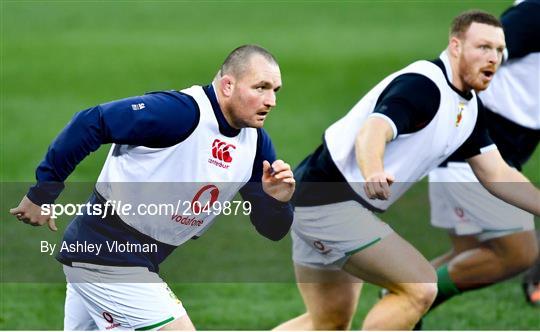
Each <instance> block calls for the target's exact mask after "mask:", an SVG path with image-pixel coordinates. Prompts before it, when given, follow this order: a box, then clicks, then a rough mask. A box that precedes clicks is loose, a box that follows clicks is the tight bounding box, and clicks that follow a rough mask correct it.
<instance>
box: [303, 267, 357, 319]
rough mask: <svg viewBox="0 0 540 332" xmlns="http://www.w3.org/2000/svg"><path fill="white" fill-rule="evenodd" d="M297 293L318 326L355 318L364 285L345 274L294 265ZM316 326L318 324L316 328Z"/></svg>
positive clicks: (340, 271)
mask: <svg viewBox="0 0 540 332" xmlns="http://www.w3.org/2000/svg"><path fill="white" fill-rule="evenodd" d="M295 273H296V280H297V282H298V289H299V290H300V294H301V295H302V298H303V300H304V304H305V305H306V309H307V311H308V313H309V314H310V315H311V317H312V319H313V320H314V321H315V322H314V323H315V324H316V322H317V320H318V321H322V322H328V321H334V320H340V318H342V317H349V318H352V316H353V315H354V313H355V311H356V306H357V303H358V298H359V296H360V291H361V288H362V281H361V280H360V279H358V278H356V277H354V276H352V275H350V274H349V273H347V272H345V271H342V270H329V269H319V268H312V267H307V266H302V265H298V264H295ZM316 326H317V324H316Z"/></svg>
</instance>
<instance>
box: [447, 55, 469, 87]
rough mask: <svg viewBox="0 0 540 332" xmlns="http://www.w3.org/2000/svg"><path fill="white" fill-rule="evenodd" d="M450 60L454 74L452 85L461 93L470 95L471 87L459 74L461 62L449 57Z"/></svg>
mask: <svg viewBox="0 0 540 332" xmlns="http://www.w3.org/2000/svg"><path fill="white" fill-rule="evenodd" d="M448 60H449V61H450V70H451V72H452V77H451V81H450V83H452V85H453V86H454V87H455V88H456V89H458V90H459V91H461V92H463V93H469V92H471V87H469V86H468V85H467V84H466V83H465V82H464V80H463V78H462V77H461V75H460V73H459V60H458V59H456V58H454V57H452V56H449V57H448Z"/></svg>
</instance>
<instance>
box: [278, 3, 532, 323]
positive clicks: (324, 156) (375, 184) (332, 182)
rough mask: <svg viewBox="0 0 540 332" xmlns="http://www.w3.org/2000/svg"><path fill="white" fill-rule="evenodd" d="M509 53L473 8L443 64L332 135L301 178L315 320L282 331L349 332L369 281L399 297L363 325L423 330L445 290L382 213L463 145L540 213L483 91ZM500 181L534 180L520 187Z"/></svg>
mask: <svg viewBox="0 0 540 332" xmlns="http://www.w3.org/2000/svg"><path fill="white" fill-rule="evenodd" d="M504 48H505V40H504V32H503V29H502V27H501V24H500V22H499V20H498V19H497V18H496V17H494V16H492V15H490V14H488V13H485V12H480V11H468V12H465V13H463V14H461V15H459V16H457V17H456V18H455V19H454V20H453V22H452V26H451V30H450V37H449V43H448V47H447V49H446V50H445V51H444V52H443V53H442V54H441V55H440V57H439V58H438V59H436V60H433V61H418V62H414V63H413V64H411V65H409V66H407V67H405V68H404V69H402V70H400V71H398V72H396V73H394V74H391V75H390V76H388V77H386V78H385V79H384V80H382V81H381V82H380V83H379V84H377V85H376V86H375V87H374V88H373V89H372V90H371V91H369V92H368V93H367V94H366V95H365V96H364V97H363V98H362V99H361V100H360V101H359V102H358V103H357V104H356V105H355V106H354V107H353V108H352V110H351V111H350V112H349V113H348V114H347V115H346V116H345V117H343V118H342V119H340V120H339V121H337V122H336V123H334V124H333V125H332V126H330V127H329V128H328V129H327V130H326V132H325V135H324V141H323V144H322V145H321V146H320V147H319V148H317V150H316V151H315V152H314V153H313V154H311V155H310V156H308V157H307V158H306V159H305V160H304V161H303V162H302V163H301V164H300V165H299V166H298V168H297V169H296V171H295V174H296V179H297V181H299V185H298V187H297V189H296V193H295V198H294V204H295V216H294V222H293V226H292V232H291V234H292V239H293V261H294V266H295V272H296V278H297V282H298V288H299V290H300V293H301V295H302V297H303V300H304V303H305V306H306V313H305V314H303V315H301V316H299V317H296V318H294V319H292V320H290V321H288V322H285V323H283V324H282V325H280V326H278V327H277V329H284V330H292V329H301V330H311V329H322V330H334V329H347V328H350V324H351V320H352V317H353V315H354V313H355V310H356V306H357V303H358V298H359V294H360V289H361V285H362V281H366V282H370V283H374V284H377V285H379V286H382V287H386V288H387V289H388V290H389V291H390V294H389V295H387V296H385V297H384V298H383V299H381V300H380V301H379V302H378V303H377V304H376V305H375V306H374V307H373V308H372V309H371V310H370V311H369V313H368V314H367V316H366V318H365V320H364V322H363V326H362V328H363V329H376V330H383V329H390V330H400V329H411V328H413V326H414V325H415V323H416V322H417V321H418V320H419V319H420V317H421V316H422V315H423V314H424V313H425V312H426V311H427V310H428V308H429V307H430V305H431V304H432V302H433V300H434V299H435V296H436V294H437V276H436V273H435V270H434V268H433V267H432V266H431V265H430V264H429V262H428V261H427V260H426V259H425V258H424V257H423V256H422V255H421V254H420V253H419V252H418V251H417V250H416V249H415V248H414V247H413V246H412V245H410V244H409V243H408V242H406V241H405V240H403V239H402V238H401V237H400V236H399V235H397V234H396V233H395V232H394V231H393V230H392V229H391V228H390V227H389V226H388V225H387V224H385V223H383V222H382V221H380V220H379V219H378V218H377V217H376V216H375V215H374V214H373V212H382V211H384V210H386V209H387V208H388V207H389V206H390V205H392V204H393V203H394V202H395V201H396V200H397V199H399V198H400V197H401V196H402V195H403V194H404V193H405V192H406V191H407V189H408V188H409V187H410V186H411V185H412V184H413V183H414V182H416V181H418V180H419V179H421V178H422V177H423V176H425V175H427V174H428V173H429V171H430V170H432V169H434V168H435V167H437V166H438V165H439V164H440V163H442V162H443V161H444V160H446V159H447V158H448V157H449V156H450V155H451V154H452V153H454V152H455V151H457V150H458V149H459V151H460V152H461V153H462V154H463V155H464V156H465V158H466V160H467V161H468V162H469V164H470V165H471V167H472V169H473V170H474V172H475V174H476V175H477V177H478V178H479V179H480V181H481V183H482V184H483V185H484V186H485V187H486V188H487V189H488V190H489V191H490V192H492V193H493V194H494V195H496V196H498V197H499V198H501V199H503V200H505V201H507V202H509V203H511V204H515V205H517V206H519V207H520V208H523V209H525V210H527V211H530V212H532V213H534V214H537V215H538V214H540V205H539V204H538V202H539V201H540V191H538V190H537V189H536V188H535V187H534V186H533V185H531V184H530V182H528V180H527V179H526V178H525V177H524V176H523V175H521V174H520V173H519V172H518V171H516V170H515V169H513V168H511V167H509V166H508V165H507V164H506V163H505V162H504V160H503V159H502V158H501V156H500V153H499V152H498V150H497V148H496V146H495V145H494V144H493V142H492V141H491V139H490V138H489V135H488V134H487V130H486V127H485V122H484V114H483V113H484V112H483V106H482V104H481V102H480V101H479V99H478V98H477V96H476V92H475V91H481V90H485V89H486V88H487V87H488V85H489V83H490V81H491V80H492V78H493V75H494V74H495V72H496V70H497V69H498V67H499V65H500V63H501V60H502V57H503V51H504ZM497 182H522V183H523V185H522V186H521V188H520V189H521V191H520V192H513V191H512V190H509V188H508V187H507V186H499V185H497Z"/></svg>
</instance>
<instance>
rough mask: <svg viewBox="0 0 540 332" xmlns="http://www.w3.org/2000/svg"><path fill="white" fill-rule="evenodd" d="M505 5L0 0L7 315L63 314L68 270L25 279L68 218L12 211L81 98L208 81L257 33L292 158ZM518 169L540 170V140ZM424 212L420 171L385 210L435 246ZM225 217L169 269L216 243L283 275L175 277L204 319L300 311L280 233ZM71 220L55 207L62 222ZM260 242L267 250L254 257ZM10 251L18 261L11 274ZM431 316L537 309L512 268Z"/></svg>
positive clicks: (276, 132)
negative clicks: (457, 20)
mask: <svg viewBox="0 0 540 332" xmlns="http://www.w3.org/2000/svg"><path fill="white" fill-rule="evenodd" d="M510 5H511V2H510V1H347V2H325V1H314V2H305V1H295V2H293V1H290V2H289V1H280V2H263V1H261V2H241V1H235V2H217V1H207V2H187V1H182V2H180V1H178V2H175V1H155V2H151V1H139V2H135V1H133V2H132V1H122V2H101V1H85V2H83V1H39V2H38V1H1V2H0V6H1V7H0V15H1V16H0V21H1V23H0V24H1V31H0V53H1V60H0V70H1V77H0V78H1V82H0V84H1V85H0V92H1V98H0V109H1V117H0V128H1V150H0V153H1V155H0V162H1V164H0V166H1V181H2V191H1V195H2V198H1V206H0V208H1V214H0V215H1V217H2V220H1V222H0V236H1V237H0V239H1V242H0V255H1V256H0V257H1V258H2V260H1V265H0V279H1V281H2V283H1V284H0V287H1V288H0V329H2V330H5V329H61V328H62V319H63V299H64V293H65V285H64V284H63V283H62V282H47V283H38V282H27V281H36V280H43V281H51V280H61V276H62V272H61V265H60V264H59V263H57V262H55V261H54V259H52V258H51V257H47V256H43V255H41V256H40V255H37V254H35V253H36V252H37V250H38V246H39V244H38V243H39V240H40V239H49V240H51V241H59V240H60V238H61V232H59V233H50V232H49V231H48V230H47V229H46V228H44V227H43V228H29V227H27V226H25V225H22V224H18V223H15V221H14V218H11V217H10V216H9V215H8V213H7V211H8V209H9V208H10V207H13V206H15V205H16V204H17V203H18V201H19V199H20V197H22V195H23V194H24V193H25V190H26V188H27V187H28V184H27V183H28V182H31V181H33V179H34V169H35V167H36V166H37V164H38V163H39V161H40V160H41V159H42V158H43V155H44V153H45V151H46V149H47V146H48V144H49V143H50V142H51V141H52V139H54V137H55V136H56V134H57V133H58V132H59V131H60V130H61V129H62V128H63V127H64V126H65V124H66V123H67V122H68V121H69V120H70V119H71V117H72V116H73V114H74V113H75V112H76V111H78V110H81V109H84V108H87V107H90V106H93V105H95V104H98V103H102V102H105V101H109V100H114V99H119V98H123V97H127V96H132V95H138V94H142V93H144V92H147V91H155V90H162V89H182V88H185V87H188V86H191V85H193V84H206V83H209V82H210V81H211V79H212V78H213V76H214V74H215V72H216V71H217V69H218V67H219V65H220V64H221V63H222V61H223V59H224V58H225V56H226V55H227V54H228V52H230V51H231V50H232V49H233V48H235V47H236V46H239V45H241V44H246V43H256V44H259V45H262V46H264V47H266V48H268V49H269V50H270V51H271V52H273V53H274V55H275V56H276V57H277V59H278V61H279V62H280V65H281V70H282V79H283V89H282V90H281V91H280V92H279V95H278V106H277V108H276V109H275V110H274V111H273V113H272V115H271V116H270V118H269V119H268V120H267V123H266V125H265V127H266V129H267V130H268V132H269V133H270V135H271V136H272V138H273V141H274V144H275V146H276V149H277V151H278V155H279V157H280V158H282V159H284V160H286V161H288V162H289V163H291V164H292V165H297V164H298V162H299V161H301V160H302V159H303V158H304V157H305V156H306V155H307V154H308V153H310V152H311V151H312V150H313V149H314V148H315V147H316V146H317V145H318V144H320V139H321V135H322V132H323V131H324V129H325V128H326V127H327V126H328V125H329V124H331V123H332V122H333V121H335V120H336V119H338V118H340V117H341V116H343V115H344V114H345V113H346V112H347V111H348V110H349V109H350V107H351V106H352V105H354V103H355V102H356V101H357V100H358V99H359V98H360V97H361V96H362V95H363V94H364V93H365V92H367V91H368V90H369V89H370V88H371V87H372V86H373V85H374V84H376V83H378V81H379V80H380V79H382V78H383V77H385V76H386V75H388V74H389V73H390V72H393V71H396V70H398V69H400V68H401V67H403V66H405V65H407V64H408V63H410V62H412V61H415V60H417V59H432V58H435V57H437V56H438V55H439V53H440V52H441V51H442V50H443V49H444V48H445V46H446V42H447V31H448V25H449V23H450V21H451V19H452V17H454V16H455V15H457V14H458V13H460V12H461V11H463V10H466V9H471V8H480V9H484V10H487V11H489V12H491V13H493V14H496V15H499V14H500V13H502V11H503V10H504V9H505V8H507V7H508V6H510ZM107 152H108V148H107V147H102V148H101V149H100V150H99V151H97V152H96V153H94V154H92V155H91V156H89V157H88V158H87V159H86V160H85V161H84V162H83V163H81V164H80V165H79V166H78V167H77V169H76V171H75V172H74V173H73V174H72V176H71V177H70V178H69V181H71V182H81V183H83V184H81V186H84V183H86V184H88V183H91V182H93V181H95V180H96V178H97V176H98V174H99V170H100V169H101V165H102V163H103V161H104V159H105V156H106V154H107ZM525 173H526V174H527V175H528V176H529V177H531V178H532V179H533V180H534V181H535V182H537V184H538V182H539V181H540V156H539V153H538V152H537V153H536V155H535V157H534V158H533V160H531V161H530V162H529V164H528V165H527V167H526V169H525ZM87 187H88V186H87ZM85 195H86V196H87V195H88V192H84V191H83V193H82V194H80V195H79V196H73V197H79V198H78V199H81V200H82V201H84V199H85V197H86V196H85ZM63 199H64V200H65V201H69V199H67V198H66V197H64V198H63ZM413 211H414V212H413ZM428 215H429V206H428V201H427V195H426V185H425V182H423V183H420V184H418V185H416V186H415V187H413V189H412V190H411V191H410V192H409V193H408V194H407V195H406V196H405V197H404V198H403V199H402V201H400V202H399V203H398V204H397V205H396V206H394V207H393V208H392V209H391V210H390V211H388V212H387V213H386V214H385V215H384V216H383V218H384V219H385V220H386V221H389V222H390V223H391V224H392V225H393V227H395V228H396V230H397V231H398V232H399V233H400V234H401V235H402V236H404V237H405V238H406V239H409V240H410V241H411V242H413V243H414V244H415V245H417V246H418V247H419V248H420V249H421V250H422V252H424V253H425V254H426V256H427V257H433V256H435V255H437V254H440V253H442V252H443V251H444V249H445V244H446V243H447V242H445V241H446V238H445V236H444V234H441V233H440V232H437V231H434V230H432V229H431V228H430V227H429V224H428ZM229 219H230V220H224V221H223V222H217V223H216V225H214V226H213V228H212V229H211V230H210V231H209V232H208V234H207V235H205V236H204V237H202V238H201V239H200V240H198V241H192V242H191V243H189V244H188V245H187V246H183V247H181V248H179V249H178V250H177V252H176V253H175V254H173V257H171V259H170V260H169V261H167V262H166V263H165V264H163V267H162V269H163V275H164V278H165V279H166V280H168V279H167V276H168V275H172V276H174V274H175V273H190V271H186V270H184V269H183V268H186V264H182V262H183V261H187V260H189V259H190V257H191V254H190V253H192V252H197V253H198V254H199V255H200V256H197V257H202V258H203V259H205V260H208V261H209V262H210V263H208V264H207V266H209V268H208V270H207V271H199V272H197V273H207V274H216V273H218V271H219V270H220V267H219V266H218V265H217V264H219V262H220V261H221V260H222V258H223V257H221V256H222V255H223V254H222V253H223V252H228V254H227V255H226V256H227V258H228V262H229V264H232V266H235V264H236V266H237V267H238V268H239V269H242V268H244V266H246V265H248V266H250V267H252V268H253V269H257V268H258V267H261V266H264V267H265V268H266V269H267V270H265V271H268V272H271V273H274V274H275V275H276V276H277V277H276V279H274V280H276V282H272V283H270V282H265V283H262V282H227V283H225V282H223V283H216V282H204V283H175V282H171V287H172V288H173V290H174V291H175V292H176V294H177V295H178V296H179V298H180V299H181V300H182V301H183V303H184V306H185V307H186V308H187V310H188V312H189V314H190V316H191V318H192V320H193V322H194V323H195V325H196V326H197V328H199V329H220V330H226V329H239V330H245V329H249V330H252V329H269V328H272V327H273V326H275V325H277V324H279V323H280V322H282V321H284V320H287V319H289V318H292V317H293V316H295V315H298V314H300V313H302V312H303V311H304V308H303V304H302V300H301V298H300V295H299V293H298V291H297V290H296V286H295V284H294V283H293V282H292V277H291V274H290V273H291V270H292V269H291V265H292V264H291V262H290V254H289V251H290V240H289V238H287V239H285V240H283V241H281V242H279V243H271V242H269V241H266V240H264V239H263V238H261V237H260V236H258V235H257V234H256V233H255V232H254V231H253V229H252V228H251V226H249V224H248V222H247V220H245V219H242V218H238V220H236V219H234V220H232V218H229ZM68 221H69V220H67V219H64V220H60V222H59V223H60V224H61V225H60V226H61V228H63V227H65V224H66V223H67V222H68ZM231 225H232V226H231ZM251 248H257V250H263V251H257V250H253V249H251ZM253 252H255V253H261V252H264V254H261V255H260V256H258V258H257V257H255V260H253V259H254V258H253V255H252V253H253ZM25 254H28V255H26V256H25ZM19 255H20V256H19ZM197 259H199V260H200V258H195V260H197ZM192 260H193V259H192ZM212 264H216V265H215V266H214V265H212ZM187 265H189V264H187ZM13 266H17V269H18V268H19V266H20V268H21V270H17V271H16V273H13V269H14V268H13ZM23 267H24V268H26V269H23ZM212 267H213V268H212ZM281 275H283V276H284V277H281ZM18 278H20V279H18ZM55 278H56V279H55ZM59 278H60V279H59ZM172 280H175V279H174V278H173V279H172ZM176 280H178V279H176ZM17 281H19V282H17ZM253 281H257V279H256V278H254V280H253ZM277 281H281V282H277ZM376 291H377V289H376V288H375V287H371V286H366V287H365V288H364V291H363V297H362V298H361V300H360V305H359V309H358V314H357V316H356V317H355V320H354V323H353V328H356V329H358V328H359V327H360V326H361V321H362V318H363V316H364V315H365V313H366V312H367V310H368V309H369V307H370V306H371V305H372V304H373V303H374V302H375V301H376ZM424 326H425V328H427V329H450V330H453V329H458V330H463V329H480V330H482V329H487V330H493V329H496V330H498V329H520V330H528V329H539V328H540V311H538V309H533V308H531V307H529V306H527V305H526V304H525V302H524V299H523V296H522V294H521V290H520V287H519V283H518V280H517V279H516V280H514V281H510V282H506V283H503V284H499V285H496V286H494V287H491V288H488V289H485V290H481V291H477V292H471V293H468V294H465V295H463V296H460V297H458V298H456V299H454V300H453V301H451V302H449V303H447V304H446V305H444V306H442V307H441V308H439V309H437V310H436V311H434V312H433V314H431V315H430V316H429V317H428V318H427V319H426V321H425V325H424Z"/></svg>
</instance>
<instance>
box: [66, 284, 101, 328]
mask: <svg viewBox="0 0 540 332" xmlns="http://www.w3.org/2000/svg"><path fill="white" fill-rule="evenodd" d="M97 329H98V327H97V325H96V323H95V322H94V319H93V318H92V316H91V315H90V313H89V312H88V309H87V308H86V306H85V304H84V301H83V299H82V297H81V296H80V295H79V294H78V293H77V292H76V291H75V290H74V289H73V287H72V286H71V284H69V283H68V284H67V288H66V303H65V307H64V330H65V331H92V330H97Z"/></svg>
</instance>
